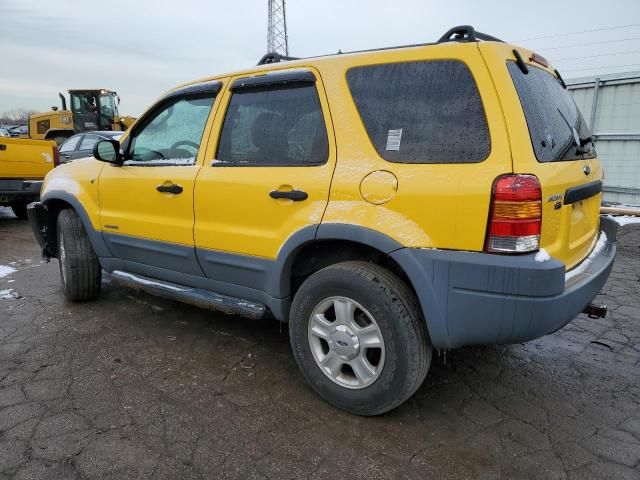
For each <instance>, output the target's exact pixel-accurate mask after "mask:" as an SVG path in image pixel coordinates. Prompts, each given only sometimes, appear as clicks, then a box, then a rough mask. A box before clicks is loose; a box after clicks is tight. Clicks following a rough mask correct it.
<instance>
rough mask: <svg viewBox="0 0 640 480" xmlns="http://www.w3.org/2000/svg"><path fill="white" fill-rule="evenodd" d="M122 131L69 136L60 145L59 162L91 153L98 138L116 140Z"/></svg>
mask: <svg viewBox="0 0 640 480" xmlns="http://www.w3.org/2000/svg"><path fill="white" fill-rule="evenodd" d="M121 136H122V132H118V131H106V132H84V133H78V134H77V135H74V136H72V137H69V138H68V139H67V140H66V141H65V142H64V143H63V144H62V145H60V163H67V162H71V161H73V160H77V159H79V158H86V157H90V156H92V155H93V146H94V145H95V144H96V143H98V142H99V141H100V140H118V139H119V138H120V137H121Z"/></svg>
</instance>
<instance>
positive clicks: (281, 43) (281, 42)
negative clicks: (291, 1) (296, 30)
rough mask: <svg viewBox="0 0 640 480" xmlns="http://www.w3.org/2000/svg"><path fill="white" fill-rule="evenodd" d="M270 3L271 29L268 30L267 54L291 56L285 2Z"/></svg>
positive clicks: (278, 0)
mask: <svg viewBox="0 0 640 480" xmlns="http://www.w3.org/2000/svg"><path fill="white" fill-rule="evenodd" d="M268 1H269V27H268V30H267V52H268V53H279V54H280V55H283V56H285V57H288V56H289V42H288V39H287V14H286V13H285V5H284V2H285V0H268Z"/></svg>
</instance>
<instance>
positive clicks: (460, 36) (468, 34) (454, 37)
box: [438, 25, 504, 43]
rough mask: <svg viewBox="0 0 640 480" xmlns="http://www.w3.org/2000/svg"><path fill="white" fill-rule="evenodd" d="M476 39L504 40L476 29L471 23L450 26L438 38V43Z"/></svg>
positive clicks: (474, 40) (472, 40)
mask: <svg viewBox="0 0 640 480" xmlns="http://www.w3.org/2000/svg"><path fill="white" fill-rule="evenodd" d="M478 40H485V41H489V42H502V43H504V40H500V39H499V38H496V37H494V36H493V35H489V34H487V33H482V32H478V31H476V29H475V28H473V27H472V26H471V25H458V26H457V27H453V28H450V29H449V30H447V33H445V34H444V35H442V36H441V37H440V38H439V39H438V43H444V42H477V41H478Z"/></svg>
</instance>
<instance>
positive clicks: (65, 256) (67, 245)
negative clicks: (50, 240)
mask: <svg viewBox="0 0 640 480" xmlns="http://www.w3.org/2000/svg"><path fill="white" fill-rule="evenodd" d="M57 233H58V239H57V240H58V262H59V265H60V279H61V280H62V288H63V290H64V294H65V296H66V297H67V299H69V300H71V301H73V302H84V301H87V300H93V299H95V298H97V297H98V295H99V294H100V284H101V275H102V270H101V268H100V262H99V261H98V257H97V256H96V254H95V252H94V251H93V247H92V246H91V242H90V241H89V236H88V235H87V232H86V231H85V229H84V225H82V221H81V220H80V217H79V216H78V214H77V213H76V212H75V211H74V210H72V209H66V210H62V211H61V212H60V214H59V215H58V232H57Z"/></svg>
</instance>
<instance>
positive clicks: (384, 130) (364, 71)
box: [347, 60, 491, 163]
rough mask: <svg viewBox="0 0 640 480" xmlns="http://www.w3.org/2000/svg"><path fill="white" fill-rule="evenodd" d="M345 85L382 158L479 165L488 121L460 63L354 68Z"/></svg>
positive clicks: (486, 149)
mask: <svg viewBox="0 0 640 480" xmlns="http://www.w3.org/2000/svg"><path fill="white" fill-rule="evenodd" d="M347 82H348V84H349V89H350V91H351V95H352V96H353V100H354V102H355V104H356V107H357V109H358V112H359V114H360V117H361V118H362V122H363V123H364V126H365V128H366V130H367V133H368V135H369V138H370V139H371V142H372V143H373V145H374V146H375V148H376V150H377V152H378V154H379V155H380V156H381V157H382V158H384V159H385V160H387V161H390V162H397V163H476V162H481V161H483V160H484V159H486V158H487V156H488V155H489V152H490V149H491V144H490V137H489V130H488V127H487V118H486V115H485V112H484V107H483V105H482V100H481V99H480V94H479V93H478V88H477V86H476V83H475V81H474V79H473V76H472V75H471V72H470V71H469V68H468V67H467V66H466V65H465V64H464V63H462V62H460V61H456V60H429V61H419V62H405V63H389V64H383V65H369V66H363V67H355V68H352V69H350V70H349V71H348V72H347Z"/></svg>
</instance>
